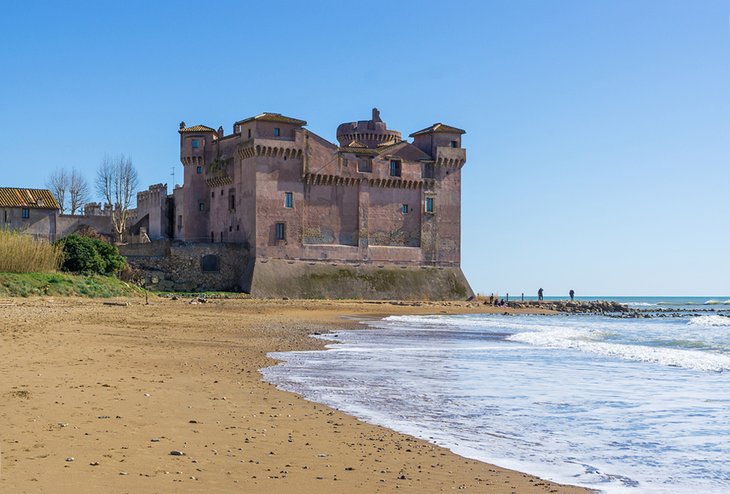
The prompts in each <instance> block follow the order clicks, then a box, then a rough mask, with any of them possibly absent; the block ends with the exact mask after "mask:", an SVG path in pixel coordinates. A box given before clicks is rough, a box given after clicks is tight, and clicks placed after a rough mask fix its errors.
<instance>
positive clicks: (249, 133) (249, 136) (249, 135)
mask: <svg viewBox="0 0 730 494" xmlns="http://www.w3.org/2000/svg"><path fill="white" fill-rule="evenodd" d="M248 138H249V139H251V129H248Z"/></svg>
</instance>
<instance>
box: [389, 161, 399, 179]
mask: <svg viewBox="0 0 730 494" xmlns="http://www.w3.org/2000/svg"><path fill="white" fill-rule="evenodd" d="M390 176H391V177H400V161H398V160H390Z"/></svg>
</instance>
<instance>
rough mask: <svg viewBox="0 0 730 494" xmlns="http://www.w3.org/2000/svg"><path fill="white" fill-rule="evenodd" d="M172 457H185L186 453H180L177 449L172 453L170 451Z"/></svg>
mask: <svg viewBox="0 0 730 494" xmlns="http://www.w3.org/2000/svg"><path fill="white" fill-rule="evenodd" d="M170 455H171V456H184V455H185V453H183V452H182V451H178V450H177V449H173V450H172V451H170Z"/></svg>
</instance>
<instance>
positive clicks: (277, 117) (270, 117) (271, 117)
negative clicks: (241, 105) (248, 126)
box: [234, 112, 307, 127]
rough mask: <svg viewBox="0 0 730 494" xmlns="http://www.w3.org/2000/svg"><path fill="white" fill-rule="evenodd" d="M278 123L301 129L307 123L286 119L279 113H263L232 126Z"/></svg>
mask: <svg viewBox="0 0 730 494" xmlns="http://www.w3.org/2000/svg"><path fill="white" fill-rule="evenodd" d="M253 121H257V122H278V123H286V124H292V125H296V126H298V127H302V126H304V125H307V122H306V121H305V120H299V119H297V118H292V117H287V116H285V115H282V114H281V113H269V112H264V113H260V114H258V115H256V116H255V117H250V118H246V119H244V120H239V121H238V122H236V123H235V124H234V125H239V124H244V123H248V122H253Z"/></svg>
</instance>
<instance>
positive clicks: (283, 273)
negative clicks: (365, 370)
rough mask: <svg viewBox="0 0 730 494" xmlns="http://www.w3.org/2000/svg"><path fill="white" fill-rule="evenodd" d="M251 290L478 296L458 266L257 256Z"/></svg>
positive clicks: (329, 295)
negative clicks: (298, 259) (312, 260)
mask: <svg viewBox="0 0 730 494" xmlns="http://www.w3.org/2000/svg"><path fill="white" fill-rule="evenodd" d="M249 269H250V273H248V276H250V280H251V281H250V285H248V286H246V285H244V286H246V289H247V291H249V292H250V293H251V295H253V296H255V297H261V298H275V297H289V298H314V299H364V300H368V299H370V300H465V299H467V298H469V297H471V296H473V295H474V292H472V289H471V287H470V286H469V283H468V282H467V280H466V278H465V277H464V274H463V273H462V272H461V269H460V268H458V267H420V266H399V265H388V264H359V265H357V264H347V263H331V262H330V263H327V262H307V261H287V260H283V259H256V260H255V262H252V266H250V268H249Z"/></svg>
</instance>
